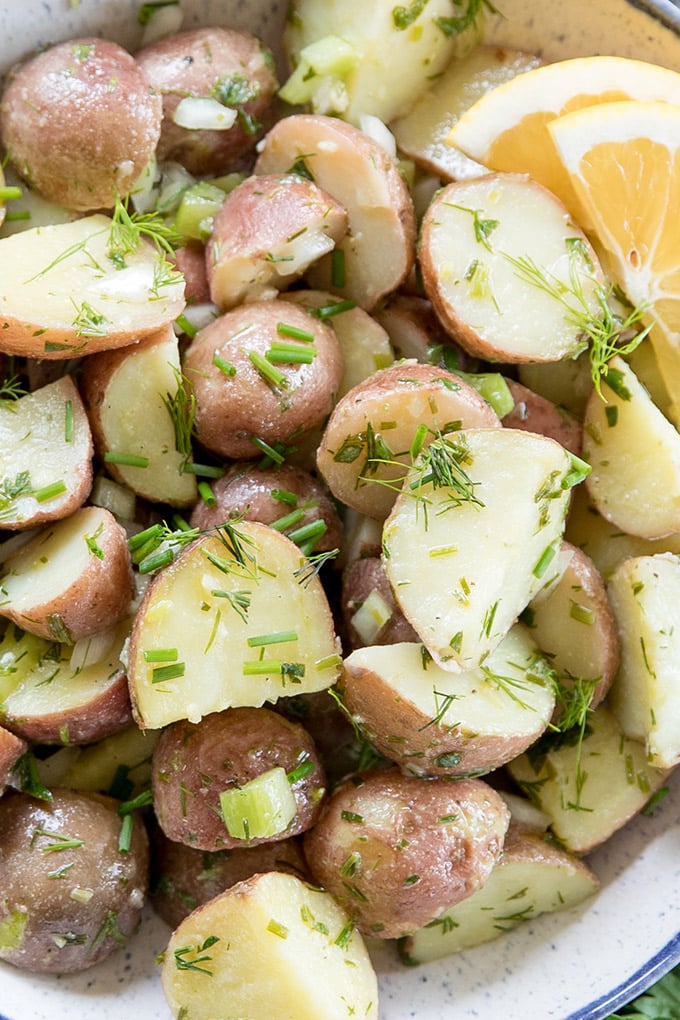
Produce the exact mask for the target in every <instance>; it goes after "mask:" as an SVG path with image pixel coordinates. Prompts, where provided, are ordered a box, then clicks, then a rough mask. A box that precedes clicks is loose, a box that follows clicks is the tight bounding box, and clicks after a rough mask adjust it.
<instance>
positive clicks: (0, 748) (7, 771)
mask: <svg viewBox="0 0 680 1020" xmlns="http://www.w3.org/2000/svg"><path fill="white" fill-rule="evenodd" d="M27 750H28V744H27V743H26V742H25V741H24V740H21V738H20V737H17V736H15V734H14V733H11V732H10V731H9V730H8V729H5V727H4V726H0V796H1V795H2V794H3V793H4V792H5V789H6V787H7V784H8V783H9V781H10V778H11V776H12V772H13V770H14V767H15V766H16V764H17V762H18V761H19V759H20V758H21V756H22V754H25V752H26V751H27Z"/></svg>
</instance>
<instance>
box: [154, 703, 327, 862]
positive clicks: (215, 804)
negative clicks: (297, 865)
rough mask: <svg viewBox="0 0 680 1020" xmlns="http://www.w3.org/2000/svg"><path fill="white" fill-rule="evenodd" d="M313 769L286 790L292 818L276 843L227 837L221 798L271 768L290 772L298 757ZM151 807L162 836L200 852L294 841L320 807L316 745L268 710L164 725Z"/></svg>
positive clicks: (320, 775) (320, 772)
mask: <svg viewBox="0 0 680 1020" xmlns="http://www.w3.org/2000/svg"><path fill="white" fill-rule="evenodd" d="M301 755H302V756H308V759H309V760H310V761H311V762H312V763H313V764H314V769H313V770H312V771H310V772H309V773H308V774H307V775H306V776H302V777H301V778H299V779H297V780H296V781H295V782H294V783H292V784H291V790H292V792H293V795H294V797H295V800H296V804H297V815H296V816H295V818H294V819H293V820H292V822H291V823H290V825H289V826H288V828H287V829H286V830H285V831H284V832H281V833H277V834H276V836H274V837H267V838H257V839H256V838H253V839H252V840H250V841H249V842H247V843H246V842H244V840H242V839H238V838H234V837H232V836H230V835H229V833H228V831H227V828H226V826H225V825H224V822H223V821H222V813H221V810H220V793H222V792H223V791H224V790H226V789H228V788H229V787H232V786H243V785H244V784H245V783H247V782H250V780H251V779H255V777H256V776H259V775H261V774H262V773H263V772H268V771H269V770H270V769H272V768H275V767H277V766H281V767H282V768H285V770H286V772H290V771H292V769H294V768H296V767H297V766H298V765H299V764H300V760H301V758H300V756H301ZM152 773H153V775H152V788H153V801H154V807H155V810H156V817H157V819H158V823H159V825H160V827H161V829H162V830H163V832H164V833H165V835H166V836H167V837H168V838H169V839H172V840H175V841H176V842H178V843H186V844H187V846H191V847H194V848H196V849H199V850H229V849H234V848H235V847H244V846H257V845H258V844H261V843H270V842H277V841H278V840H279V839H285V838H287V837H289V836H296V835H299V834H300V833H301V832H304V831H305V829H308V828H309V826H310V825H313V824H314V822H315V821H316V819H317V817H318V814H319V811H320V809H321V798H322V795H323V792H324V789H325V781H326V780H325V775H324V772H323V769H322V767H321V764H320V762H319V759H318V757H317V755H316V750H315V748H314V743H313V741H312V739H311V737H310V736H309V735H308V734H307V733H306V732H305V730H304V729H303V727H302V726H300V725H298V724H296V723H292V722H290V721H289V720H288V719H285V718H284V717H283V716H282V715H279V714H278V712H273V711H271V710H270V709H268V708H229V709H226V710H225V711H224V712H214V713H213V714H212V715H207V716H204V717H203V719H202V720H201V721H200V723H189V722H186V721H184V720H182V721H181V722H177V723H172V724H171V725H170V726H168V727H167V728H166V729H165V730H164V731H163V733H162V734H161V738H160V740H159V742H158V744H157V745H156V749H155V751H154V756H153V766H152Z"/></svg>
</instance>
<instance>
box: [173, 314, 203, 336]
mask: <svg viewBox="0 0 680 1020" xmlns="http://www.w3.org/2000/svg"><path fill="white" fill-rule="evenodd" d="M175 325H176V326H177V329H178V330H179V331H180V332H181V333H184V335H185V336H188V337H189V339H190V340H193V339H194V337H195V336H196V334H197V333H198V329H197V328H196V326H194V324H193V322H190V321H189V319H187V317H186V315H178V316H177V318H176V319H175Z"/></svg>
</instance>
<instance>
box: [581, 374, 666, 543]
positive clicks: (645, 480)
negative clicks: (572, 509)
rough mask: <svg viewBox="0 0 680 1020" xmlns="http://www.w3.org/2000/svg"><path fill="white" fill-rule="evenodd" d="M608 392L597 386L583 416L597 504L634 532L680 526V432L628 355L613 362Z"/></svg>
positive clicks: (657, 533)
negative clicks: (651, 395)
mask: <svg viewBox="0 0 680 1020" xmlns="http://www.w3.org/2000/svg"><path fill="white" fill-rule="evenodd" d="M602 394H603V396H604V398H605V399H604V400H603V399H602V398H601V397H599V396H598V395H597V393H596V392H593V394H592V396H591V398H590V400H589V401H588V405H587V407H586V412H585V418H584V422H583V442H584V448H583V456H584V457H585V459H586V460H587V461H588V463H589V464H590V465H591V467H592V472H591V474H590V476H589V478H588V482H587V486H588V491H589V493H590V498H591V499H592V501H593V504H594V505H595V507H596V508H597V509H598V510H599V511H600V513H601V514H602V516H603V517H605V518H606V519H607V520H608V521H612V522H613V523H614V524H616V525H617V526H618V527H619V528H620V529H621V530H622V531H625V532H627V533H628V534H631V535H639V536H640V537H641V538H662V537H663V536H664V535H670V534H672V533H673V532H677V531H680V435H678V432H677V430H676V429H675V428H674V426H673V425H671V423H670V422H669V421H668V419H667V418H665V417H664V416H663V414H662V413H661V411H659V409H658V408H657V407H656V405H655V404H654V403H653V402H652V400H651V398H650V396H649V394H648V393H647V391H646V390H645V388H644V386H642V384H641V383H640V381H639V380H638V379H637V377H636V376H635V374H634V372H633V370H632V369H631V368H630V367H629V366H628V365H627V364H626V362H625V361H624V360H623V358H620V357H615V358H612V359H611V361H610V362H609V366H608V371H607V374H606V376H605V377H604V379H603V382H602Z"/></svg>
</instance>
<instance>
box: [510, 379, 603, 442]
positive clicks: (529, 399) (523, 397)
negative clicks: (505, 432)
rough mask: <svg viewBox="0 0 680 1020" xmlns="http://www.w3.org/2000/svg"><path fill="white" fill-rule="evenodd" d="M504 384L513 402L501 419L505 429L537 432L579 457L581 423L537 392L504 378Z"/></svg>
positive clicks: (581, 432) (581, 435)
mask: <svg viewBox="0 0 680 1020" xmlns="http://www.w3.org/2000/svg"><path fill="white" fill-rule="evenodd" d="M505 381H506V383H507V385H508V389H509V390H510V393H511V394H512V398H513V400H514V401H515V406H514V408H513V409H512V411H510V413H509V414H506V415H504V417H503V419H502V420H503V424H504V425H505V426H506V428H511V429H524V430H525V431H526V432H539V433H540V434H541V435H543V436H549V437H550V439H554V440H555V441H556V442H558V443H559V444H560V446H563V447H564V448H565V449H566V450H569V451H570V452H571V453H573V454H575V456H577V457H580V456H581V448H582V445H583V430H582V427H581V422H580V421H578V420H577V419H576V418H574V417H573V416H572V415H571V414H569V412H568V411H565V410H564V409H563V408H560V407H558V406H557V405H556V404H553V403H552V401H550V400H548V399H546V397H542V396H541V395H540V394H539V393H534V392H533V390H530V389H529V388H528V387H527V386H523V385H522V383H519V382H517V381H516V380H515V379H508V378H506V380H505Z"/></svg>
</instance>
